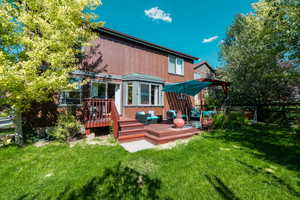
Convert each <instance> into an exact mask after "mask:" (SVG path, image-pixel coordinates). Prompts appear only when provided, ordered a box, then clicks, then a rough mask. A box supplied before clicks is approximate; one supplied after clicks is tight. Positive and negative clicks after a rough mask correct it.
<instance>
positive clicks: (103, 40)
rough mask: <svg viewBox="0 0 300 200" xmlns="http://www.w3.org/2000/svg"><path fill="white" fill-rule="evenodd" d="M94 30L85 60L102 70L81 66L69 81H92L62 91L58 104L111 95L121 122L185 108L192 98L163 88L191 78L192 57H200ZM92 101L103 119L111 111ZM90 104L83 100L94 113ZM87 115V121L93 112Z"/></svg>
mask: <svg viewBox="0 0 300 200" xmlns="http://www.w3.org/2000/svg"><path fill="white" fill-rule="evenodd" d="M96 31H97V32H98V33H99V38H98V39H97V40H95V41H93V42H92V43H93V44H94V49H88V50H87V51H88V53H89V55H88V57H89V58H88V60H87V61H86V63H94V64H95V66H94V68H96V69H102V70H100V72H95V71H92V70H89V69H86V68H85V67H84V66H81V67H80V70H77V71H76V72H74V73H73V76H74V77H73V79H72V80H73V81H80V80H82V79H83V78H88V79H89V80H90V81H89V82H88V84H86V85H84V86H82V87H78V89H77V90H76V91H69V92H64V93H62V95H61V97H60V103H61V106H68V105H83V104H84V103H86V102H85V101H86V100H85V99H86V98H98V99H99V98H100V99H103V101H108V100H110V101H113V104H114V105H113V106H114V107H115V109H116V111H117V113H116V114H117V115H118V120H119V121H120V120H122V119H123V120H125V119H127V120H131V119H135V114H136V112H140V111H144V112H149V111H154V113H155V115H157V116H160V117H161V118H162V119H165V118H166V112H167V111H168V110H170V109H174V110H181V111H183V112H184V111H186V110H187V108H188V109H191V107H192V106H193V105H194V98H191V97H188V96H185V95H178V94H175V93H174V94H172V93H164V92H162V89H163V87H164V85H165V84H169V83H177V82H184V81H188V80H192V79H194V76H195V73H194V68H195V65H194V61H196V60H198V58H197V57H194V56H191V55H187V54H185V53H182V52H178V51H175V50H172V49H169V48H166V47H163V46H160V45H157V44H153V43H150V42H147V41H144V40H141V39H138V38H136V37H133V36H129V35H127V34H124V33H120V32H117V31H115V30H112V29H108V28H100V29H97V30H96ZM95 47H96V48H95ZM90 48H92V47H90ZM95 52H96V53H95ZM97 52H99V53H100V54H101V56H100V57H99V60H100V61H101V62H100V61H99V62H97V61H95V60H97V59H95V57H96V56H97ZM203 65H204V64H203ZM207 66H209V65H208V64H207ZM200 68H201V69H204V67H200V66H199V67H198V68H196V71H197V73H198V69H200ZM105 99H106V100H105ZM90 101H92V100H91V99H90ZM96 103H98V104H97V107H99V108H101V109H100V110H99V109H98V110H97V112H98V113H99V112H100V113H101V114H100V115H101V117H102V118H107V116H110V117H111V116H112V113H111V112H112V110H111V108H104V107H107V106H108V104H109V105H110V104H111V102H110V103H103V102H102V103H101V102H100V101H98V102H96ZM102 104H103V105H102ZM104 104H105V106H104ZM93 105H96V104H95V102H94V104H93V103H86V104H85V106H86V108H85V109H86V112H92V111H91V107H93ZM92 117H93V116H92ZM97 117H99V115H98V114H97ZM85 120H87V121H88V120H91V116H90V118H89V119H87V118H86V119H85ZM102 122H103V120H102ZM109 123H111V122H110V120H106V121H105V123H101V124H100V123H98V124H97V125H95V123H94V125H86V128H92V127H93V126H106V125H108V124H109ZM120 124H122V123H120Z"/></svg>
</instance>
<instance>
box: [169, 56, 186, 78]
mask: <svg viewBox="0 0 300 200" xmlns="http://www.w3.org/2000/svg"><path fill="white" fill-rule="evenodd" d="M169 73H171V74H178V75H184V60H183V59H181V58H176V57H175V56H169Z"/></svg>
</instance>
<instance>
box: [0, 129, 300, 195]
mask: <svg viewBox="0 0 300 200" xmlns="http://www.w3.org/2000/svg"><path fill="white" fill-rule="evenodd" d="M297 131H298V130H297ZM119 162H120V163H121V167H120V169H119V168H118V163H119ZM125 166H127V167H128V168H126V167H125ZM0 180H1V181H0V199H94V197H99V199H101V198H100V197H103V194H104V196H105V197H106V198H102V199H204V200H207V199H212V200H218V199H225V200H229V199H241V200H242V199H261V200H265V199H272V200H273V199H278V200H279V199H280V200H284V199H287V200H290V199H300V133H299V132H296V131H295V130H290V129H283V128H278V127H262V126H260V127H256V128H254V127H246V128H244V129H242V130H239V131H224V130H218V131H215V132H212V133H206V134H204V135H203V136H196V137H195V138H194V139H193V140H192V141H190V142H189V143H188V144H182V145H179V146H177V147H175V148H173V149H170V150H145V151H141V152H137V153H134V154H130V153H127V152H126V151H125V150H123V149H122V148H121V147H120V146H97V145H77V146H75V147H69V146H68V145H58V144H51V145H48V146H44V147H34V146H27V147H25V148H17V147H7V148H2V149H0ZM120 194H121V195H123V197H124V196H126V197H127V198H121V197H120V196H117V195H120ZM141 194H142V195H141ZM101 195H102V196H101ZM108 195H110V196H108ZM138 196H139V197H140V198H138ZM133 197H135V198H133Z"/></svg>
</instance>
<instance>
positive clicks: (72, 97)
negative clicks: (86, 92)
mask: <svg viewBox="0 0 300 200" xmlns="http://www.w3.org/2000/svg"><path fill="white" fill-rule="evenodd" d="M81 80H82V79H81V78H79V77H72V78H70V80H69V83H72V84H75V90H72V91H63V92H62V93H61V94H60V98H59V102H60V104H62V105H66V104H70V105H76V104H81V99H82V97H81V96H82V94H81V93H82V92H81V91H82V89H81V85H80V83H81Z"/></svg>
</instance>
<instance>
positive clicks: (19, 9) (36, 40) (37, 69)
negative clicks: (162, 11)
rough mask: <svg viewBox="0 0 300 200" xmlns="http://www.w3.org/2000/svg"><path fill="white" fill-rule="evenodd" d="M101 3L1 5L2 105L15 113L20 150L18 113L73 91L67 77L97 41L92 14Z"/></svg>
mask: <svg viewBox="0 0 300 200" xmlns="http://www.w3.org/2000/svg"><path fill="white" fill-rule="evenodd" d="M100 4H101V2H100V1H99V0H64V1H60V0H22V1H21V0H19V1H10V0H2V1H1V2H0V38H1V39H0V94H3V98H1V100H0V103H1V104H8V105H10V106H11V107H12V108H13V109H14V110H15V112H16V127H17V128H16V132H17V136H16V140H17V142H18V143H19V144H22V112H24V111H25V110H26V109H28V108H29V106H30V103H31V102H32V101H36V102H41V101H47V100H49V99H50V98H52V94H53V93H54V92H59V91H61V90H64V89H67V88H72V87H73V85H72V84H69V82H68V78H69V73H70V72H72V71H73V70H74V69H75V66H76V65H77V64H78V62H79V60H80V59H81V57H80V55H81V54H82V53H81V49H82V47H83V46H85V45H86V44H87V42H88V41H90V40H93V39H95V38H96V36H97V35H96V33H95V32H94V31H93V30H92V29H95V28H97V27H99V26H101V25H102V23H101V22H94V21H95V20H96V19H97V16H96V15H95V14H94V13H93V12H92V11H93V10H94V9H95V8H96V7H97V6H99V5H100Z"/></svg>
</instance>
